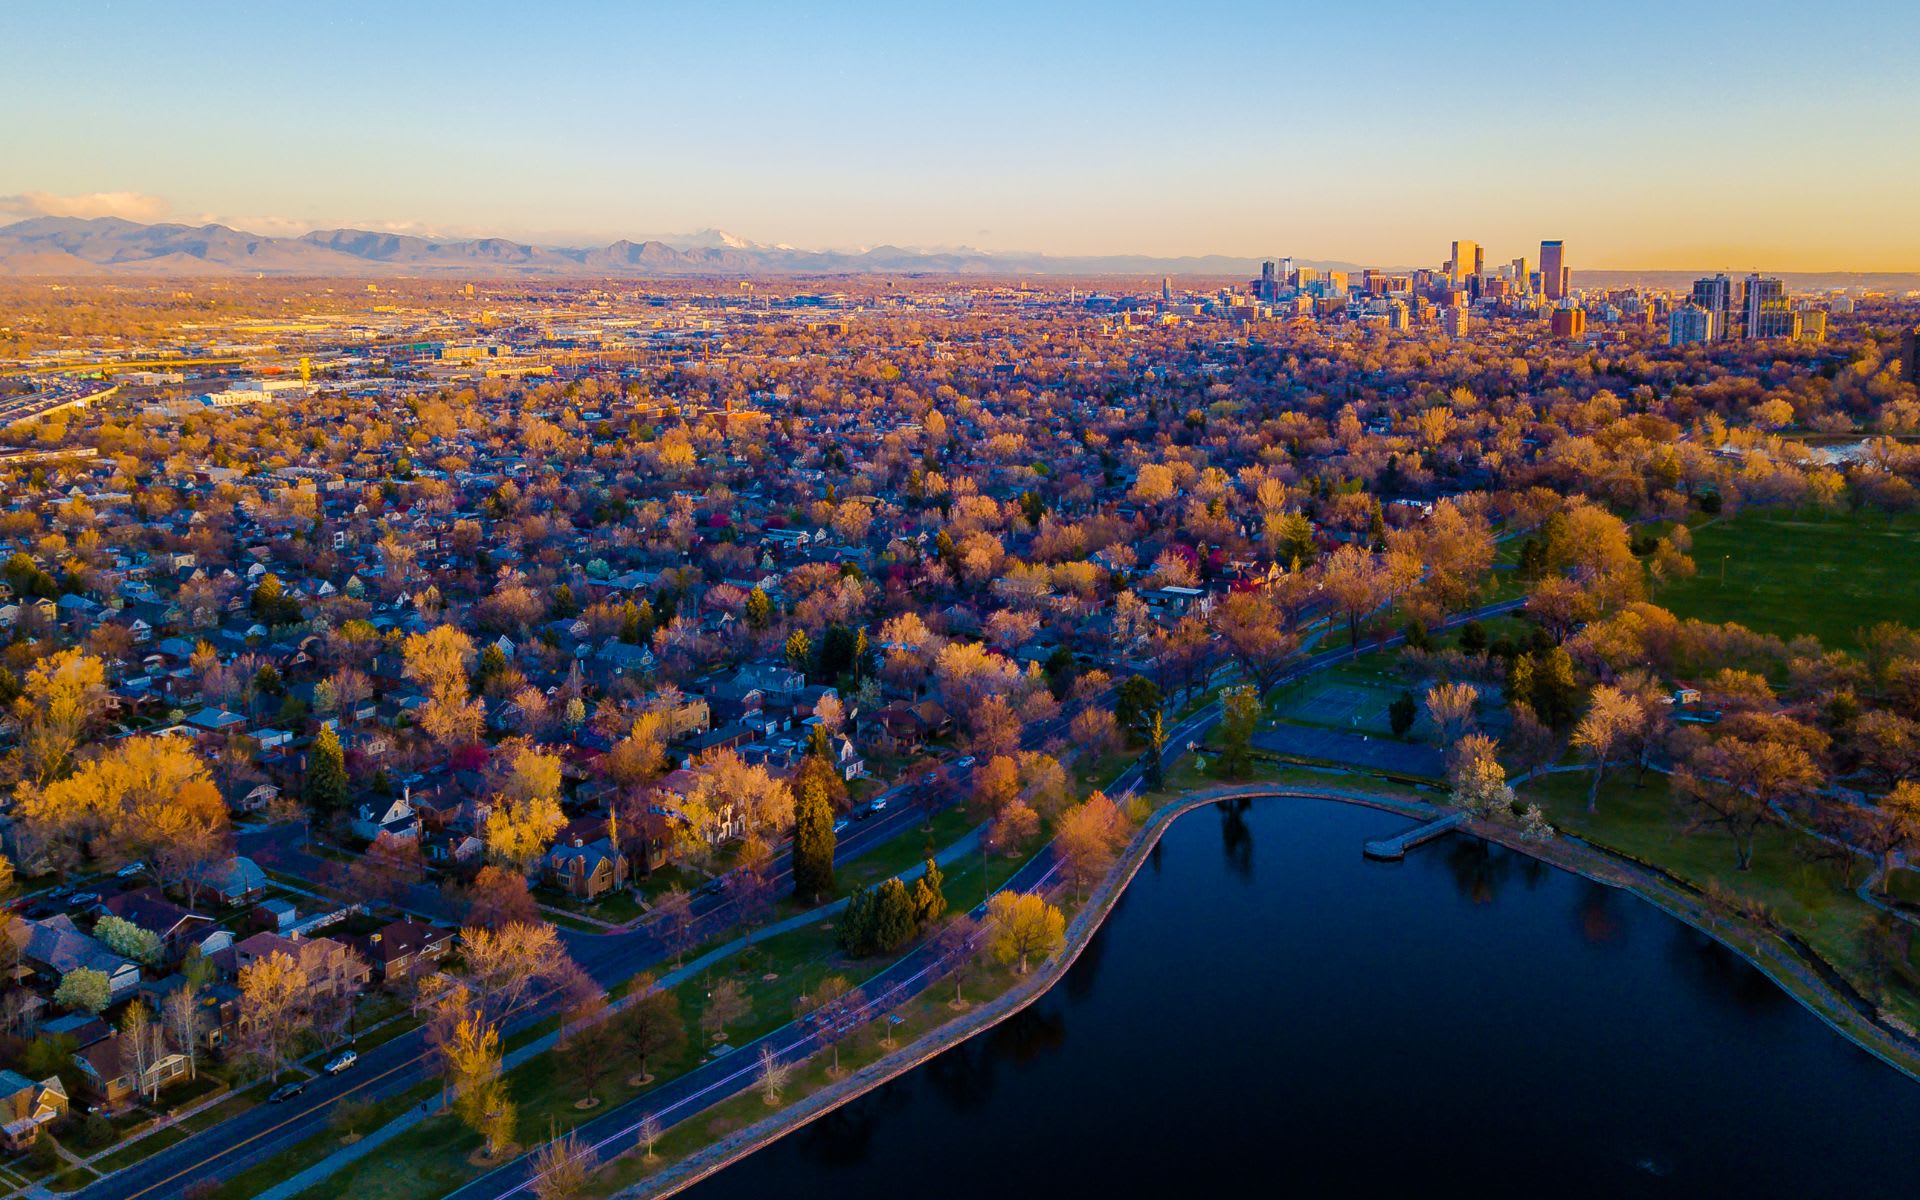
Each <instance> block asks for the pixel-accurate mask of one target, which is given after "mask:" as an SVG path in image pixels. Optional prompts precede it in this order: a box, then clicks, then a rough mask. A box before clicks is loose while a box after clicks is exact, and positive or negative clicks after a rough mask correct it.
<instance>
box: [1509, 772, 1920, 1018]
mask: <svg viewBox="0 0 1920 1200" xmlns="http://www.w3.org/2000/svg"><path fill="white" fill-rule="evenodd" d="M1591 782H1592V776H1590V775H1589V774H1587V773H1586V772H1577V773H1567V774H1559V775H1548V776H1543V777H1541V778H1538V779H1535V780H1533V781H1532V782H1529V783H1527V784H1526V785H1524V786H1523V787H1522V788H1521V789H1520V796H1521V798H1522V799H1523V800H1530V801H1533V802H1535V803H1537V804H1539V805H1540V807H1541V808H1542V809H1543V810H1544V811H1545V812H1546V814H1547V819H1548V820H1549V821H1551V822H1552V823H1553V825H1554V826H1555V827H1556V828H1558V829H1561V830H1563V831H1565V832H1568V833H1573V834H1577V835H1579V836H1580V837H1583V838H1585V839H1587V840H1588V841H1590V842H1592V843H1594V844H1595V845H1598V846H1601V847H1603V848H1606V849H1610V850H1614V851H1617V852H1619V853H1622V854H1625V855H1627V856H1628V857H1631V858H1635V859H1638V860H1640V861H1642V862H1646V863H1650V864H1652V865H1654V866H1657V867H1660V868H1662V869H1664V870H1666V871H1668V872H1669V873H1671V874H1673V875H1674V876H1676V877H1678V878H1680V879H1683V880H1686V881H1687V882H1688V883H1691V884H1693V885H1694V886H1695V887H1698V888H1701V889H1703V890H1705V889H1707V888H1709V887H1710V886H1711V887H1718V888H1721V889H1724V890H1725V891H1727V892H1730V893H1734V894H1736V895H1739V896H1742V897H1746V898H1749V899H1751V900H1755V901H1758V902H1760V903H1762V904H1764V905H1766V907H1767V909H1768V911H1769V912H1770V913H1771V914H1772V915H1773V918H1774V920H1775V921H1776V922H1777V923H1778V924H1779V925H1780V926H1781V927H1783V928H1786V929H1789V930H1792V931H1793V932H1794V933H1796V934H1798V935H1799V936H1800V937H1801V938H1803V939H1805V940H1806V942H1807V944H1808V945H1810V946H1812V947H1813V948H1814V949H1815V950H1816V951H1817V952H1819V954H1820V955H1821V957H1823V958H1825V959H1826V960H1827V962H1829V963H1830V964H1832V966H1833V967H1834V968H1835V969H1836V970H1837V971H1839V973H1840V974H1841V975H1843V976H1845V977H1846V978H1847V979H1848V980H1849V981H1850V982H1852V983H1853V985H1854V987H1855V988H1856V989H1858V990H1859V991H1860V992H1861V993H1862V994H1863V995H1868V996H1871V995H1873V994H1874V989H1873V988H1872V986H1871V985H1870V983H1869V979H1870V977H1871V972H1870V970H1869V967H1868V956H1867V950H1866V944H1865V934H1866V930H1867V927H1868V925H1869V924H1870V922H1871V920H1872V918H1873V916H1874V910H1873V909H1872V908H1870V907H1869V906H1868V905H1867V904H1866V903H1865V902H1863V901H1862V900H1861V899H1860V897H1859V896H1858V895H1856V894H1855V893H1854V892H1853V891H1852V890H1851V889H1849V888H1848V887H1846V886H1845V884H1844V883H1843V881H1842V878H1841V875H1840V872H1839V871H1838V870H1837V869H1835V867H1834V866H1833V865H1832V864H1830V863H1827V862H1813V861H1808V860H1807V859H1806V858H1804V857H1803V856H1802V854H1801V853H1800V852H1799V851H1803V850H1804V849H1805V848H1806V847H1807V845H1808V843H1809V842H1810V839H1809V838H1808V837H1807V835H1805V834H1802V833H1800V832H1798V831H1796V830H1793V829H1790V828H1788V827H1786V826H1783V825H1778V824H1770V825H1765V826H1762V827H1761V829H1760V831H1759V833H1758V834H1757V835H1756V837H1755V838H1754V851H1753V865H1752V867H1751V868H1750V869H1749V870H1746V871H1741V870H1739V869H1738V867H1737V866H1736V865H1735V857H1734V846H1733V839H1732V837H1731V836H1730V835H1728V834H1727V833H1726V832H1725V831H1724V830H1720V829H1702V830H1699V831H1697V832H1694V833H1688V832H1686V828H1687V816H1686V812H1685V809H1684V807H1683V806H1682V804H1681V803H1680V802H1679V801H1678V800H1677V799H1676V798H1675V797H1674V796H1673V794H1672V790H1671V788H1670V787H1669V785H1668V782H1667V780H1666V779H1665V777H1663V776H1655V775H1649V776H1648V778H1647V783H1646V786H1645V787H1641V788H1636V787H1634V786H1633V779H1632V775H1631V773H1630V772H1628V771H1624V770H1623V771H1620V772H1618V773H1617V774H1616V775H1614V776H1613V777H1611V778H1609V779H1608V780H1607V781H1606V782H1605V783H1604V784H1603V785H1602V786H1601V789H1600V802H1599V804H1598V806H1597V811H1595V812H1594V813H1592V814H1591V815H1589V814H1588V813H1587V811H1586V805H1587V789H1588V787H1589V786H1590V785H1591ZM1866 872H1867V866H1866V864H1865V863H1864V862H1863V863H1862V864H1861V867H1860V870H1859V872H1858V873H1857V874H1856V875H1855V876H1854V881H1855V883H1856V884H1857V883H1858V882H1859V881H1860V880H1861V879H1863V878H1864V877H1865V875H1866ZM1885 1003H1886V1004H1887V1007H1888V1008H1890V1009H1892V1010H1894V1011H1896V1012H1898V1013H1900V1014H1901V1015H1902V1016H1904V1017H1906V1018H1907V1019H1908V1020H1914V1019H1915V1018H1920V996H1916V995H1913V994H1911V993H1909V992H1906V991H1904V990H1895V991H1893V992H1892V993H1890V994H1889V995H1888V996H1887V997H1886V1000H1885Z"/></svg>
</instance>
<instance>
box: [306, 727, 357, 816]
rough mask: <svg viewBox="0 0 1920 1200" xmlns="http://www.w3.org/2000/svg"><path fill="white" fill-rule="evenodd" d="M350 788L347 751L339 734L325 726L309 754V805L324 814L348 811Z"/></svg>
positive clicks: (307, 787) (307, 791) (315, 739)
mask: <svg viewBox="0 0 1920 1200" xmlns="http://www.w3.org/2000/svg"><path fill="white" fill-rule="evenodd" d="M348 787H349V785H348V782H347V755H346V751H345V750H343V749H342V748H341V746H340V737H339V735H338V734H336V733H334V731H333V730H332V729H331V728H329V727H328V726H325V725H322V726H321V727H320V732H319V733H317V734H315V735H314V738H313V746H312V747H311V748H310V749H309V750H308V751H307V786H306V795H307V803H308V804H310V805H312V806H313V810H314V811H315V812H317V813H320V814H322V815H331V814H333V813H338V812H344V811H345V810H346V807H347V793H348Z"/></svg>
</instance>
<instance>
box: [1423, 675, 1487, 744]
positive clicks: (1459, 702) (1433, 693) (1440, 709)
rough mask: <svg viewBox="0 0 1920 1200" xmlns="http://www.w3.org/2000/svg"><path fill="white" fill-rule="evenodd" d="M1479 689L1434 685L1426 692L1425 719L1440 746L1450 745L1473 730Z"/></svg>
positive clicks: (1460, 684) (1463, 685)
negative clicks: (1430, 720) (1430, 723)
mask: <svg viewBox="0 0 1920 1200" xmlns="http://www.w3.org/2000/svg"><path fill="white" fill-rule="evenodd" d="M1479 705H1480V689H1478V688H1476V687H1474V686H1473V685H1472V684H1470V683H1436V684H1434V685H1433V686H1432V687H1430V688H1428V689H1427V716H1428V717H1429V718H1431V719H1432V721H1433V727H1434V734H1435V736H1436V737H1437V738H1438V739H1439V741H1440V745H1442V746H1451V745H1453V744H1454V743H1455V742H1457V741H1459V740H1460V738H1461V736H1462V735H1464V734H1465V733H1466V732H1467V731H1468V730H1469V729H1471V728H1473V721H1474V713H1475V711H1476V710H1477V709H1478V707H1479Z"/></svg>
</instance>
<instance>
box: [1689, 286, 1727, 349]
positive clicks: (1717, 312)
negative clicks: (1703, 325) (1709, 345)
mask: <svg viewBox="0 0 1920 1200" xmlns="http://www.w3.org/2000/svg"><path fill="white" fill-rule="evenodd" d="M1693 302H1694V303H1695V304H1697V305H1699V306H1700V307H1701V308H1704V309H1706V310H1707V315H1708V316H1710V317H1712V318H1713V337H1714V340H1716V341H1718V340H1720V339H1723V338H1729V337H1732V336H1733V332H1732V329H1731V328H1730V324H1731V322H1730V318H1731V317H1732V316H1733V280H1731V279H1728V278H1727V277H1726V276H1725V275H1724V274H1723V275H1715V276H1714V277H1713V278H1712V279H1696V280H1694V281H1693Z"/></svg>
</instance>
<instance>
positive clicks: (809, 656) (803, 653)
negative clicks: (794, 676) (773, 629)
mask: <svg viewBox="0 0 1920 1200" xmlns="http://www.w3.org/2000/svg"><path fill="white" fill-rule="evenodd" d="M787 665H788V666H790V667H792V668H793V669H794V670H796V671H805V670H807V669H808V668H809V667H811V666H812V665H813V641H812V639H810V638H808V637H807V631H806V630H804V629H796V630H794V631H793V632H792V633H791V634H788V635H787Z"/></svg>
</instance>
